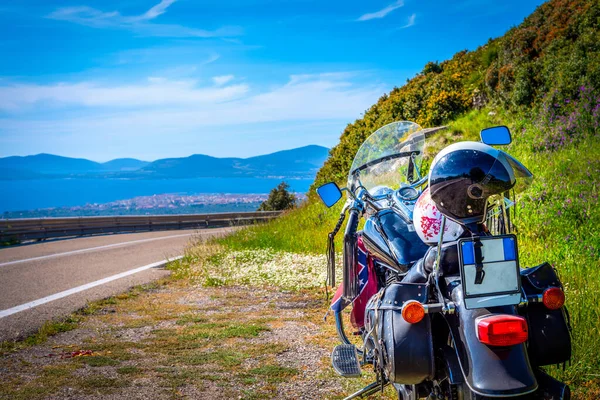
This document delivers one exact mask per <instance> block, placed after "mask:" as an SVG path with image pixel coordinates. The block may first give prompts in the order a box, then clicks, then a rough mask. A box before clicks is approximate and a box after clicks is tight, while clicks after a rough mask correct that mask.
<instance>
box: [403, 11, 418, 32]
mask: <svg viewBox="0 0 600 400" xmlns="http://www.w3.org/2000/svg"><path fill="white" fill-rule="evenodd" d="M416 18H417V14H413V15H411V16H410V17H408V22H407V23H406V25H403V26H401V27H400V29H406V28H410V27H411V26H413V25H414V24H415V19H416Z"/></svg>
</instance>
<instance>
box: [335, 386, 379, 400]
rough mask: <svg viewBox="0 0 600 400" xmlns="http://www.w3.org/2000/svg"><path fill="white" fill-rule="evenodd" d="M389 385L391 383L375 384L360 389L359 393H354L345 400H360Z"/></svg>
mask: <svg viewBox="0 0 600 400" xmlns="http://www.w3.org/2000/svg"><path fill="white" fill-rule="evenodd" d="M387 385H389V382H384V383H381V382H373V383H371V384H370V385H367V386H365V387H364V388H362V389H360V390H359V391H358V392H356V393H353V394H351V395H350V396H348V397H346V398H345V399H344V400H351V399H358V398H360V397H364V396H370V395H372V394H373V393H376V392H378V391H380V390H382V389H383V388H384V387H385V386H387Z"/></svg>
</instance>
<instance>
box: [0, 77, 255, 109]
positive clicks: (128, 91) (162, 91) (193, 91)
mask: <svg viewBox="0 0 600 400" xmlns="http://www.w3.org/2000/svg"><path fill="white" fill-rule="evenodd" d="M248 89H249V88H248V86H247V85H243V84H241V85H230V86H222V87H217V88H216V87H199V86H198V83H197V81H195V80H179V81H174V80H169V79H166V78H163V77H149V78H148V80H147V82H146V83H140V84H137V85H122V86H106V85H99V84H96V83H94V82H81V83H71V84H66V83H57V84H51V85H32V84H14V85H5V86H0V110H3V111H8V112H19V111H23V110H25V111H26V110H27V109H28V108H31V107H41V108H53V109H57V108H58V109H60V108H61V107H65V106H73V105H74V106H80V107H90V108H98V107H102V108H111V109H119V108H140V107H141V108H143V107H154V106H180V105H194V106H200V105H203V104H206V103H210V104H216V103H219V102H222V101H229V100H233V99H236V98H240V97H241V96H243V95H244V94H245V93H247V92H248Z"/></svg>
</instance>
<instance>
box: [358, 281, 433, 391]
mask: <svg viewBox="0 0 600 400" xmlns="http://www.w3.org/2000/svg"><path fill="white" fill-rule="evenodd" d="M427 298H428V286H427V285H425V284H413V283H392V284H390V285H389V286H387V287H386V288H384V289H382V290H381V291H380V292H379V293H378V294H377V295H375V296H373V297H372V298H371V300H370V301H369V303H368V304H367V321H366V328H367V331H372V333H371V336H372V339H373V340H374V342H375V343H381V345H380V346H379V349H378V352H380V353H379V354H378V355H377V356H376V357H375V361H376V363H381V364H382V365H380V367H381V368H382V369H383V372H384V374H385V375H386V376H387V378H388V379H389V380H390V382H392V383H400V384H405V385H414V384H418V383H421V382H423V381H424V380H425V379H428V378H432V377H433V375H434V371H435V370H434V356H433V342H432V336H431V320H430V317H429V315H427V314H425V318H423V320H421V322H418V323H416V324H409V323H408V322H406V321H405V320H404V319H403V318H402V305H403V304H404V303H405V302H407V301H409V300H417V301H419V302H421V303H426V302H427ZM376 365H377V364H376Z"/></svg>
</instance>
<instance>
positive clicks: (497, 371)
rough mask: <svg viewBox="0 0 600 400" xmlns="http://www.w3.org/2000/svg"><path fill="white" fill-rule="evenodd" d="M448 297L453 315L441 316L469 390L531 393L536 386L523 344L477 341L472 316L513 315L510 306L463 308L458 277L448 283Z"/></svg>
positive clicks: (489, 394)
mask: <svg viewBox="0 0 600 400" xmlns="http://www.w3.org/2000/svg"><path fill="white" fill-rule="evenodd" d="M448 292H449V297H450V298H451V299H452V301H453V302H454V304H455V305H456V312H455V313H454V314H446V315H445V316H444V318H445V319H446V322H447V323H448V327H449V328H450V335H451V338H452V342H453V346H454V349H455V350H456V355H457V357H458V361H459V365H460V369H461V371H462V374H463V375H464V380H465V383H466V384H467V385H468V386H469V389H471V391H473V392H474V393H476V394H479V395H482V396H490V397H494V396H515V395H522V394H527V393H531V392H534V391H535V390H536V389H537V387H538V384H537V381H536V379H535V375H534V373H533V371H532V369H531V365H530V363H529V359H528V357H527V350H526V348H525V344H524V343H523V344H520V345H515V346H509V347H490V346H487V345H485V344H483V343H481V342H480V341H479V339H478V338H477V334H476V323H475V319H476V318H478V317H481V316H484V315H488V314H509V315H517V312H516V310H515V307H514V306H504V307H492V308H479V309H472V310H468V309H466V308H465V307H464V302H463V291H462V285H461V284H460V279H457V280H453V281H452V282H451V283H449V284H448Z"/></svg>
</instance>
